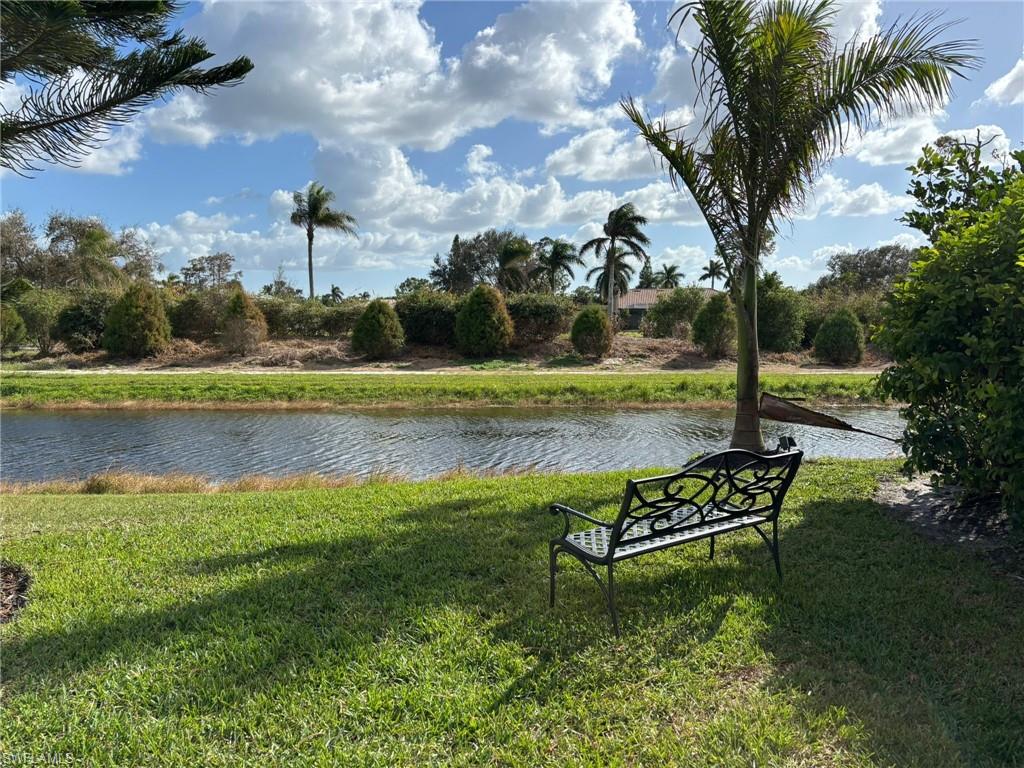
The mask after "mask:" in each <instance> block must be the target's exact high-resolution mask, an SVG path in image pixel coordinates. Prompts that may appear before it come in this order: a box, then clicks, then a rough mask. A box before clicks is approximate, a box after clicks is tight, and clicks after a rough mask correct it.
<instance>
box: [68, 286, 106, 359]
mask: <svg viewBox="0 0 1024 768" xmlns="http://www.w3.org/2000/svg"><path fill="white" fill-rule="evenodd" d="M118 296H119V294H118V293H115V292H113V291H106V290H102V289H96V290H90V291H86V292H84V293H83V294H81V295H80V296H78V297H77V298H76V299H75V300H74V303H72V304H69V305H68V306H66V307H64V309H62V310H61V313H60V314H59V315H58V316H57V327H56V336H57V338H58V339H60V340H61V341H62V342H64V346H65V347H67V348H68V349H69V350H70V351H71V352H89V351H90V350H93V349H99V346H100V342H101V341H102V339H103V329H104V328H106V322H107V313H108V312H110V308H111V307H112V306H114V302H115V301H117V299H118Z"/></svg>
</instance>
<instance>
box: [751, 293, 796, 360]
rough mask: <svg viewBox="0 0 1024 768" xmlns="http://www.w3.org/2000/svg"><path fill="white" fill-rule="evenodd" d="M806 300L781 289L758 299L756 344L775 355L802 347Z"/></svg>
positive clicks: (763, 294)
mask: <svg viewBox="0 0 1024 768" xmlns="http://www.w3.org/2000/svg"><path fill="white" fill-rule="evenodd" d="M804 315H805V310H804V298H803V296H801V295H800V294H799V293H797V292H796V291H794V290H793V289H792V288H787V287H785V286H779V287H774V288H770V289H768V290H764V291H762V292H761V293H760V294H759V295H758V297H757V343H758V345H759V346H760V347H761V348H763V349H767V350H770V351H772V352H792V351H794V350H797V349H799V348H800V344H801V342H802V341H803V336H804Z"/></svg>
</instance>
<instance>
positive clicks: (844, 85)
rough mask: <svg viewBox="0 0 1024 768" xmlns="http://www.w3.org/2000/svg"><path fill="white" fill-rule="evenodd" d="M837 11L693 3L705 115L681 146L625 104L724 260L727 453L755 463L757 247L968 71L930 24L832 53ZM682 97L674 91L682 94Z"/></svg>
mask: <svg viewBox="0 0 1024 768" xmlns="http://www.w3.org/2000/svg"><path fill="white" fill-rule="evenodd" d="M835 12H836V4H835V1H834V0H817V1H814V2H799V3H798V2H792V1H784V2H778V3H752V2H748V1H747V0H690V2H687V3H685V4H684V5H683V6H681V7H680V8H678V9H676V11H675V12H674V13H673V14H672V17H671V21H672V22H678V23H679V24H680V26H681V25H682V24H684V23H687V22H689V21H692V22H693V23H694V24H695V26H696V29H697V30H698V31H699V34H700V39H699V41H698V42H697V45H696V48H695V52H694V62H693V67H692V71H693V73H694V74H695V76H696V79H697V90H698V94H699V99H700V102H701V106H702V112H703V114H704V115H705V117H704V119H703V120H702V121H700V123H699V128H698V129H697V130H696V132H695V133H694V134H693V135H690V136H686V135H684V134H683V132H682V131H680V130H678V128H677V127H676V126H671V125H667V124H666V122H665V120H664V119H661V120H652V119H651V118H649V117H648V116H647V115H645V114H644V113H643V112H642V111H641V108H640V107H639V106H638V105H637V104H636V103H635V102H634V100H633V99H632V98H627V99H624V100H623V101H622V107H623V109H624V110H625V112H626V115H627V116H628V117H629V119H630V120H631V121H632V122H633V123H634V125H636V127H637V129H638V130H639V133H640V135H641V136H643V138H644V139H645V140H646V142H647V144H648V145H649V146H650V147H651V149H652V151H653V152H655V153H656V154H657V155H660V157H661V160H662V161H663V164H664V166H665V167H667V169H668V171H669V175H670V177H671V180H672V182H673V183H674V184H676V185H677V186H680V187H682V186H685V187H686V189H687V190H689V192H690V194H691V195H692V197H693V200H694V202H695V203H696V205H697V207H698V208H699V209H700V211H701V213H702V214H703V215H704V218H705V220H706V221H707V223H708V226H709V228H710V229H711V233H712V235H713V236H714V238H715V242H716V243H717V244H718V245H719V246H720V248H721V251H722V255H723V257H724V259H723V261H724V263H725V268H726V272H727V278H728V284H729V292H730V294H731V296H732V299H733V304H734V306H735V309H736V316H737V323H736V325H737V347H738V361H737V366H736V423H735V426H734V428H733V436H732V445H733V446H735V447H738V448H747V449H752V450H763V449H764V438H763V437H762V435H761V423H760V419H759V417H758V410H757V399H758V374H759V360H758V347H757V273H758V267H759V265H760V260H761V256H762V254H763V253H764V246H765V238H766V236H767V237H770V236H772V235H773V234H774V233H775V232H776V231H777V229H778V227H779V225H780V224H781V223H782V222H783V221H784V220H785V219H787V218H788V217H789V216H791V215H792V214H793V213H794V212H796V211H797V210H799V209H800V207H801V204H802V203H803V202H804V200H805V198H806V196H807V194H808V193H809V192H810V189H811V186H812V184H813V182H814V179H815V178H816V176H817V175H818V173H819V172H820V171H821V169H822V167H823V166H824V165H825V164H826V163H828V162H830V161H831V160H832V158H833V157H835V156H836V155H837V154H839V153H841V152H842V150H843V146H844V142H845V141H846V139H847V138H848V137H849V135H850V132H851V131H855V130H859V131H863V130H867V129H869V128H872V127H875V126H876V125H877V124H879V123H880V122H883V121H885V120H887V119H890V118H892V117H894V116H896V115H899V114H909V113H912V112H916V111H919V110H928V109H931V108H935V107H939V106H941V105H943V104H945V103H946V100H947V99H948V97H949V95H950V92H951V81H952V78H953V76H961V77H962V76H963V75H964V73H965V71H966V70H967V69H969V68H972V67H976V66H977V64H978V59H977V58H976V57H974V56H972V55H971V54H970V52H971V50H972V44H971V43H969V42H965V41H952V42H940V41H939V40H938V37H939V35H940V34H942V33H943V32H944V31H945V30H946V29H948V27H949V25H948V24H939V23H937V19H936V17H935V15H933V14H926V15H924V16H921V17H917V18H912V19H910V20H909V21H905V22H897V23H896V24H894V25H893V26H892V27H890V28H889V29H888V30H887V31H885V32H882V33H880V34H877V35H874V36H872V37H870V38H867V39H863V40H855V41H854V42H852V43H849V44H847V45H842V46H840V45H839V44H837V43H836V41H835V39H834V38H833V36H832V25H833V21H834V17H835ZM685 87H688V86H687V85H686V84H682V83H681V84H680V88H685Z"/></svg>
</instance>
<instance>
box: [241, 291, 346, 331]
mask: <svg viewBox="0 0 1024 768" xmlns="http://www.w3.org/2000/svg"><path fill="white" fill-rule="evenodd" d="M254 301H255V302H256V306H257V307H259V309H260V311H261V312H262V313H263V317H264V318H265V319H266V321H267V331H268V333H269V334H270V336H271V337H273V338H276V339H289V338H303V339H316V338H320V339H336V338H338V337H340V336H345V335H347V334H348V333H349V331H351V330H352V329H353V328H354V327H355V324H356V321H357V320H359V317H360V316H361V315H362V314H363V311H364V310H365V309H366V302H364V301H361V300H355V299H346V300H344V301H342V302H341V303H340V304H334V305H332V306H330V307H328V306H326V305H325V304H323V303H321V302H319V301H316V300H314V301H309V300H305V301H301V300H294V299H291V300H289V299H279V298H276V297H274V296H256V297H255V298H254Z"/></svg>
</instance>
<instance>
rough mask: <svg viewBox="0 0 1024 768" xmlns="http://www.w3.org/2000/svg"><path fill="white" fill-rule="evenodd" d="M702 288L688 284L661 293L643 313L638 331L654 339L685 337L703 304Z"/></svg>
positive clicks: (688, 333) (705, 299)
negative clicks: (669, 291)
mask: <svg viewBox="0 0 1024 768" xmlns="http://www.w3.org/2000/svg"><path fill="white" fill-rule="evenodd" d="M705 301H707V297H706V295H705V293H704V290H703V289H701V288H698V287H697V286H694V285H690V286H687V287H685V288H676V289H675V290H674V291H672V292H671V293H666V294H664V295H662V296H661V297H660V298H659V299H658V300H657V301H656V302H654V305H653V306H652V307H651V308H650V309H649V310H647V312H646V313H645V314H644V319H643V320H642V321H641V323H640V332H641V333H643V335H644V336H650V337H653V338H656V339H667V338H677V339H685V338H687V337H688V336H689V335H690V328H691V326H692V325H693V321H694V320H695V319H696V317H697V313H698V312H700V308H701V307H703V306H704V302H705Z"/></svg>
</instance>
